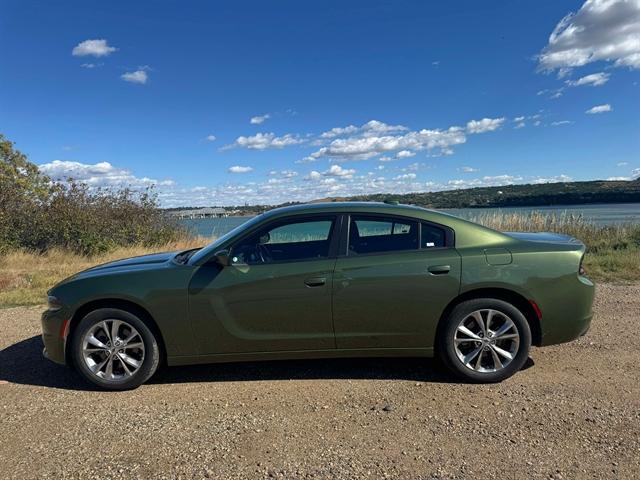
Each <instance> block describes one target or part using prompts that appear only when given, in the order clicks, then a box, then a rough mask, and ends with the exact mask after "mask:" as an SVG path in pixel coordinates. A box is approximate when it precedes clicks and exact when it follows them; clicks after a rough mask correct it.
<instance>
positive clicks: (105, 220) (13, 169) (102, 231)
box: [0, 135, 183, 255]
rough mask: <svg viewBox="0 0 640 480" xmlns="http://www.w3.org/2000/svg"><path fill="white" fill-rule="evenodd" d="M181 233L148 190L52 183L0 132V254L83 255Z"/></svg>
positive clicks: (163, 240) (161, 240) (166, 239)
mask: <svg viewBox="0 0 640 480" xmlns="http://www.w3.org/2000/svg"><path fill="white" fill-rule="evenodd" d="M181 235H183V232H182V230H181V229H180V228H179V227H178V225H177V223H175V222H174V221H173V220H171V219H170V218H169V217H168V216H166V215H165V214H164V213H163V212H162V211H161V210H159V209H158V205H157V197H156V196H155V195H154V193H153V190H152V189H147V190H145V191H144V192H136V191H133V190H131V189H128V188H124V189H118V190H109V189H90V188H89V187H88V186H87V185H85V184H82V183H80V182H75V181H73V180H69V181H68V182H65V183H61V182H54V181H52V180H51V179H49V178H48V177H46V176H45V175H43V174H42V173H40V171H39V170H38V167H37V166H36V165H34V164H32V163H30V162H29V161H28V160H27V158H26V156H25V155H23V154H22V153H20V152H19V151H17V150H15V149H14V148H13V144H12V143H11V142H9V141H7V140H6V139H5V138H4V137H3V136H2V135H0V253H3V252H5V253H6V252H7V251H10V250H15V249H29V250H35V251H40V252H43V251H46V250H49V249H51V248H54V247H61V248H65V249H68V250H71V251H74V252H76V253H81V254H84V255H93V254H99V253H104V252H107V251H109V250H111V249H113V248H115V247H126V246H132V245H144V246H156V245H162V244H166V243H167V242H171V241H174V240H176V239H177V238H178V237H180V236H181Z"/></svg>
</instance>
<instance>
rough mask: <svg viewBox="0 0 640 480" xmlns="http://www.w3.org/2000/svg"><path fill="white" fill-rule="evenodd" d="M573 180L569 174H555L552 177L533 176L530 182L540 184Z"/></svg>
mask: <svg viewBox="0 0 640 480" xmlns="http://www.w3.org/2000/svg"><path fill="white" fill-rule="evenodd" d="M571 180H573V179H572V178H571V177H570V176H568V175H565V174H561V175H556V176H554V177H535V178H534V179H533V180H532V181H531V183H534V184H541V183H558V182H570V181H571Z"/></svg>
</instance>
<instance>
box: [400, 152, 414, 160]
mask: <svg viewBox="0 0 640 480" xmlns="http://www.w3.org/2000/svg"><path fill="white" fill-rule="evenodd" d="M415 155H416V152H411V151H409V150H400V151H399V152H398V153H396V158H398V159H403V158H411V157H415Z"/></svg>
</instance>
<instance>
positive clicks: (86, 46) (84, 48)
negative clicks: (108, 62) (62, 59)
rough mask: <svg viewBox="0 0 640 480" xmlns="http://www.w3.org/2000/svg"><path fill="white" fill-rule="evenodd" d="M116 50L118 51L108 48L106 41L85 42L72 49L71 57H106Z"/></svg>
mask: <svg viewBox="0 0 640 480" xmlns="http://www.w3.org/2000/svg"><path fill="white" fill-rule="evenodd" d="M116 50H118V49H117V48H115V47H110V46H109V45H108V44H107V41H106V40H104V39H100V40H85V41H84V42H80V43H79V44H78V45H76V46H75V47H73V50H72V51H71V55H73V56H74V57H86V56H87V55H91V56H93V57H106V56H108V55H111V54H112V53H113V52H115V51H116Z"/></svg>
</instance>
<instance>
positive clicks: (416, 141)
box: [310, 127, 466, 161]
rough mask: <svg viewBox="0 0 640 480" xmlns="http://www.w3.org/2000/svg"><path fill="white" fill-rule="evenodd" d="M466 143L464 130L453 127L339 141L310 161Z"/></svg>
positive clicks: (446, 146) (322, 150) (365, 157)
mask: <svg viewBox="0 0 640 480" xmlns="http://www.w3.org/2000/svg"><path fill="white" fill-rule="evenodd" d="M464 142H466V137H465V135H464V130H462V129H461V128H460V127H451V128H449V129H448V130H426V129H423V130H420V131H411V132H407V133H405V134H403V135H382V136H377V135H373V134H372V135H367V136H359V137H350V138H337V139H335V140H333V141H332V142H331V143H329V145H328V146H326V147H322V148H321V149H319V150H318V151H316V152H314V153H312V154H311V155H310V157H311V158H314V159H318V158H321V157H331V158H335V159H338V160H343V161H346V160H366V159H368V158H371V157H375V156H377V155H379V154H384V153H390V152H395V151H402V150H423V149H433V148H437V147H439V148H442V149H446V148H448V147H450V146H452V145H458V144H461V143H464Z"/></svg>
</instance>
